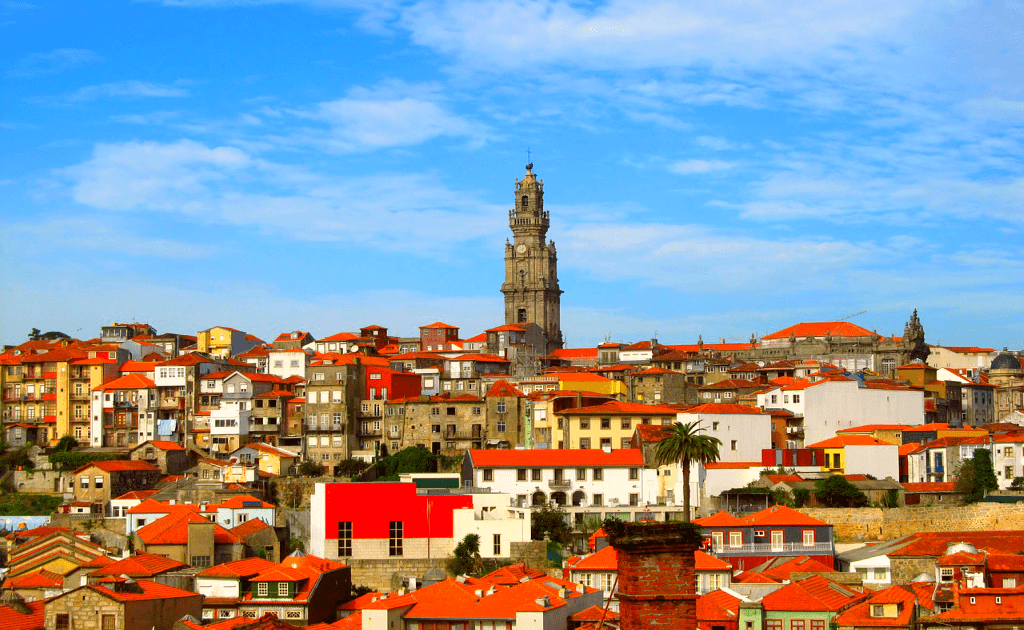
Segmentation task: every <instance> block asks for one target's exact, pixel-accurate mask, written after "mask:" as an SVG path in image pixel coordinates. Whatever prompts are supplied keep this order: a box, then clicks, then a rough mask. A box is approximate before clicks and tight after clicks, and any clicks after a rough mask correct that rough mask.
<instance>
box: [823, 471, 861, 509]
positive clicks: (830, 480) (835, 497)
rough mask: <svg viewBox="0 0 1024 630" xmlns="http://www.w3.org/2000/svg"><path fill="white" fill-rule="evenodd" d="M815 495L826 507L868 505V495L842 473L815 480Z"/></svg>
mask: <svg viewBox="0 0 1024 630" xmlns="http://www.w3.org/2000/svg"><path fill="white" fill-rule="evenodd" d="M814 495H815V496H816V497H817V499H818V503H821V504H822V505H824V506H825V507H867V506H868V505H869V503H870V502H869V501H868V497H867V495H865V494H864V493H863V492H861V491H860V489H859V488H857V486H855V485H853V484H852V483H850V482H849V481H847V480H846V477H843V476H842V475H831V476H830V477H827V478H826V479H819V480H818V481H815V482H814Z"/></svg>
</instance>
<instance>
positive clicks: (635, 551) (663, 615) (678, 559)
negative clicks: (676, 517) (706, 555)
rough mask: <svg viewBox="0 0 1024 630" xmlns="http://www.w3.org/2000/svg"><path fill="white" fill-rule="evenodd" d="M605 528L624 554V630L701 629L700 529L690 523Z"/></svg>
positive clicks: (621, 613)
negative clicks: (697, 564) (697, 576)
mask: <svg viewBox="0 0 1024 630" xmlns="http://www.w3.org/2000/svg"><path fill="white" fill-rule="evenodd" d="M604 527H605V531H607V532H608V534H609V542H610V543H611V545H612V547H614V548H615V551H616V552H617V555H618V572H619V587H618V588H619V594H618V597H619V620H620V628H621V630H648V629H650V628H665V629H666V630H668V629H671V630H695V629H696V628H697V594H696V593H695V592H694V590H695V586H696V583H695V566H694V565H695V562H694V552H695V551H696V550H697V549H698V547H700V543H701V536H700V529H699V528H697V527H696V526H695V525H692V524H691V523H688V522H681V523H643V522H641V523H626V522H621V521H606V522H605V525H604Z"/></svg>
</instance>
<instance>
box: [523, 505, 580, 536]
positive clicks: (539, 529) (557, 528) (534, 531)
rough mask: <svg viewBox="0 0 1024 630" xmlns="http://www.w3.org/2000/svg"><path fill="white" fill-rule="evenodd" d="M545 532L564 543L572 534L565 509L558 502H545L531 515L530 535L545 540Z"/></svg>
mask: <svg viewBox="0 0 1024 630" xmlns="http://www.w3.org/2000/svg"><path fill="white" fill-rule="evenodd" d="M544 534H547V535H548V538H549V539H551V540H553V541H554V542H556V543H559V544H563V545H564V544H567V543H568V542H569V539H570V537H571V536H572V530H571V529H569V523H568V522H567V521H566V514H565V510H563V509H562V508H561V507H560V506H559V505H558V504H556V503H545V504H544V505H542V506H541V507H540V509H539V510H534V511H533V514H532V515H531V521H530V536H531V537H532V538H533V539H534V540H544Z"/></svg>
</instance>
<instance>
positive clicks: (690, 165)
mask: <svg viewBox="0 0 1024 630" xmlns="http://www.w3.org/2000/svg"><path fill="white" fill-rule="evenodd" d="M734 166H736V164H735V163H733V162H726V161H724V160H697V159H694V160H678V161H676V162H672V163H671V164H669V165H668V170H670V171H672V172H673V173H678V174H679V175H694V174H698V173H711V172H713V171H726V170H729V169H731V168H733V167H734Z"/></svg>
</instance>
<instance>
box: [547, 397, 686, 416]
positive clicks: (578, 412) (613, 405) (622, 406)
mask: <svg viewBox="0 0 1024 630" xmlns="http://www.w3.org/2000/svg"><path fill="white" fill-rule="evenodd" d="M677 413H678V412H677V411H676V410H675V409H672V408H671V407H665V406H663V405H644V404H641V403H630V402H621V401H618V400H609V401H608V402H605V403H601V404H600V405H591V406H589V407H577V408H576V409H566V410H565V411H561V412H559V415H564V416H593V415H607V416H621V415H629V416H645V415H649V416H672V417H673V418H674V417H675V416H676V414H677Z"/></svg>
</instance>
